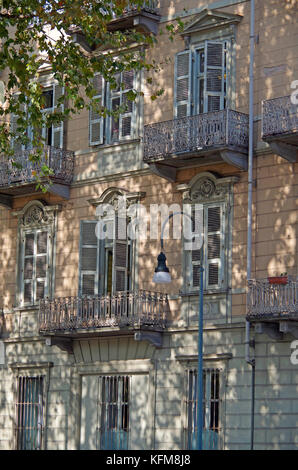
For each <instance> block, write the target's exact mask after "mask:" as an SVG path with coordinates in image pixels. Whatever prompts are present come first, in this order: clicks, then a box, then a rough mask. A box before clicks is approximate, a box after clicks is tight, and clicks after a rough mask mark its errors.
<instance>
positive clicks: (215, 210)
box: [206, 205, 224, 288]
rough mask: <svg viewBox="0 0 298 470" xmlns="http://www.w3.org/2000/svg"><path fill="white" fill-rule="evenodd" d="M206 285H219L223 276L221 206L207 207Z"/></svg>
mask: <svg viewBox="0 0 298 470" xmlns="http://www.w3.org/2000/svg"><path fill="white" fill-rule="evenodd" d="M206 219H207V240H206V244H207V247H206V248H207V256H206V258H207V272H206V277H207V279H206V282H207V286H208V287H210V288H212V287H220V286H221V283H222V282H221V281H222V278H223V248H224V226H223V225H224V224H223V207H222V206H220V205H218V206H211V207H207V217H206Z"/></svg>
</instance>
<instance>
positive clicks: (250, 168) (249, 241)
mask: <svg viewBox="0 0 298 470" xmlns="http://www.w3.org/2000/svg"><path fill="white" fill-rule="evenodd" d="M254 46H255V1H254V0H250V63H249V143H248V208H247V268H246V269H247V280H249V279H251V264H252V263H251V261H252V189H253V150H254V149H253V145H254V133H253V126H254V108H253V106H254ZM251 346H254V343H253V342H251V341H250V322H249V321H248V320H246V328H245V360H246V362H247V363H248V364H249V365H250V366H251V368H252V373H251V435H250V449H251V450H253V447H254V406H255V358H254V357H251V356H250V347H251Z"/></svg>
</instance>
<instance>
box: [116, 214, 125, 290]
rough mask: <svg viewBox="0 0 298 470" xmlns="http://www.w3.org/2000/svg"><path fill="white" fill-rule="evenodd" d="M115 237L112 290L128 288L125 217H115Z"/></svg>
mask: <svg viewBox="0 0 298 470" xmlns="http://www.w3.org/2000/svg"><path fill="white" fill-rule="evenodd" d="M116 221H117V223H116V227H115V237H114V244H113V262H114V274H113V287H114V289H113V290H114V292H120V291H126V290H128V269H129V256H128V255H129V253H128V243H129V241H128V238H127V233H126V229H127V220H126V218H120V217H116Z"/></svg>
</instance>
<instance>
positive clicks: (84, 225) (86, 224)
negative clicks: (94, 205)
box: [79, 220, 99, 295]
mask: <svg viewBox="0 0 298 470" xmlns="http://www.w3.org/2000/svg"><path fill="white" fill-rule="evenodd" d="M96 223H97V222H96V221H94V220H92V221H89V220H88V221H81V235H80V264H79V270H80V273H79V293H80V295H96V294H98V279H99V273H98V256H99V249H98V246H99V244H98V239H97V237H96V234H95V227H96Z"/></svg>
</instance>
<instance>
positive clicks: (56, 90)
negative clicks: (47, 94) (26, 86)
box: [52, 84, 64, 148]
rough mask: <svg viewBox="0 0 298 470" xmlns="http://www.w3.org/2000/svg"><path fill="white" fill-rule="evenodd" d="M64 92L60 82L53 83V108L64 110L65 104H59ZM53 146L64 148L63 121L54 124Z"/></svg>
mask: <svg viewBox="0 0 298 470" xmlns="http://www.w3.org/2000/svg"><path fill="white" fill-rule="evenodd" d="M63 93H64V88H63V87H61V86H60V85H59V84H54V85H53V108H54V109H53V110H54V111H55V110H57V111H59V112H63V110H64V105H63V104H59V103H58V100H59V99H60V98H61V96H62V95H63ZM52 146H53V147H55V148H62V147H63V121H61V122H59V124H54V125H53V126H52Z"/></svg>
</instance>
